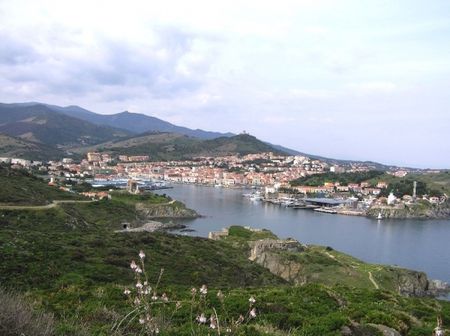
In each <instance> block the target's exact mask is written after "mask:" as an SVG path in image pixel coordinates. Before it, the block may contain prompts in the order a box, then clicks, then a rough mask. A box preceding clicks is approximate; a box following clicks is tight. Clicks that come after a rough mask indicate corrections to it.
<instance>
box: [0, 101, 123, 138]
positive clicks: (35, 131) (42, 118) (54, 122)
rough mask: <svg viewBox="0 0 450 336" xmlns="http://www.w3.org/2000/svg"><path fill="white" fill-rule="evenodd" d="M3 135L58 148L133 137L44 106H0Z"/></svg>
mask: <svg viewBox="0 0 450 336" xmlns="http://www.w3.org/2000/svg"><path fill="white" fill-rule="evenodd" d="M0 133H4V134H7V135H10V136H13V137H18V138H21V139H24V140H28V141H32V142H35V143H41V144H46V145H50V146H55V147H56V146H58V147H72V146H78V147H79V146H84V145H92V144H97V143H100V142H105V141H108V140H113V139H117V138H121V137H125V136H128V135H130V133H129V132H127V131H125V130H119V129H115V128H112V127H109V126H99V125H95V124H92V123H90V122H87V121H84V120H81V119H77V118H74V117H70V116H67V115H64V114H61V113H58V112H55V111H54V110H52V109H51V108H49V107H47V106H45V105H27V104H23V105H21V104H0Z"/></svg>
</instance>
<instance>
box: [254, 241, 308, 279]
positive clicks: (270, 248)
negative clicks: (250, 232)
mask: <svg viewBox="0 0 450 336" xmlns="http://www.w3.org/2000/svg"><path fill="white" fill-rule="evenodd" d="M249 245H250V256H249V259H250V260H252V261H254V262H256V263H258V264H260V265H262V266H263V267H265V268H267V269H268V270H269V271H270V272H271V273H273V274H276V275H278V276H280V277H281V278H283V279H285V280H287V281H289V282H291V283H294V284H296V285H299V284H303V283H305V280H304V279H303V277H302V275H301V268H302V267H301V265H300V264H298V263H294V262H290V261H288V260H286V259H284V258H280V255H279V254H278V252H283V251H284V252H298V253H300V252H303V251H304V250H305V246H304V245H302V244H300V243H299V242H298V241H296V240H294V239H288V240H280V239H264V240H258V241H252V242H249Z"/></svg>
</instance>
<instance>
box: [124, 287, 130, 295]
mask: <svg viewBox="0 0 450 336" xmlns="http://www.w3.org/2000/svg"><path fill="white" fill-rule="evenodd" d="M130 293H131V292H130V290H129V289H128V288H125V290H124V291H123V294H125V295H130Z"/></svg>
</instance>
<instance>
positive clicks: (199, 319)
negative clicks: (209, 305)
mask: <svg viewBox="0 0 450 336" xmlns="http://www.w3.org/2000/svg"><path fill="white" fill-rule="evenodd" d="M197 321H198V323H206V316H205V314H203V313H201V314H200V316H197Z"/></svg>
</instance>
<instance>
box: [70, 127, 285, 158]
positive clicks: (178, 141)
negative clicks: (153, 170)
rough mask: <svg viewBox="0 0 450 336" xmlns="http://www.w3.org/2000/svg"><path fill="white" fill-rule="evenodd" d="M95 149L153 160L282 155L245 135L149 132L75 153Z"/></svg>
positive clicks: (252, 137)
mask: <svg viewBox="0 0 450 336" xmlns="http://www.w3.org/2000/svg"><path fill="white" fill-rule="evenodd" d="M88 150H98V151H101V152H108V153H111V154H114V155H119V154H123V155H149V156H150V157H151V158H152V159H153V160H180V159H190V158H193V157H196V156H223V155H231V154H241V155H245V154H251V153H261V152H274V153H280V154H281V153H283V152H281V151H279V150H277V149H275V148H273V147H272V146H270V145H268V144H266V143H264V142H262V141H260V140H258V139H257V138H255V137H254V136H251V135H248V134H240V135H236V136H233V137H220V138H216V139H212V140H201V139H198V138H192V137H188V136H184V135H180V134H175V133H152V134H147V135H140V136H137V137H132V138H129V139H127V140H123V141H115V142H108V143H104V144H100V145H97V146H94V147H89V148H84V149H81V150H78V152H86V151H88Z"/></svg>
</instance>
